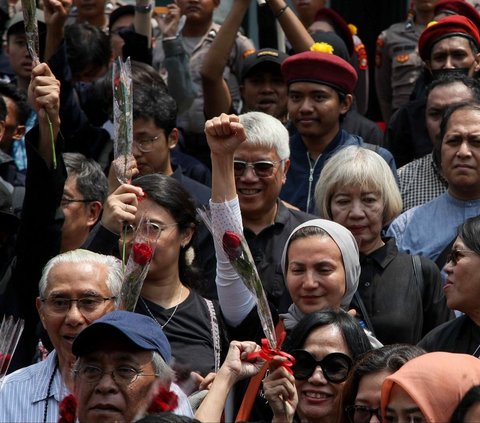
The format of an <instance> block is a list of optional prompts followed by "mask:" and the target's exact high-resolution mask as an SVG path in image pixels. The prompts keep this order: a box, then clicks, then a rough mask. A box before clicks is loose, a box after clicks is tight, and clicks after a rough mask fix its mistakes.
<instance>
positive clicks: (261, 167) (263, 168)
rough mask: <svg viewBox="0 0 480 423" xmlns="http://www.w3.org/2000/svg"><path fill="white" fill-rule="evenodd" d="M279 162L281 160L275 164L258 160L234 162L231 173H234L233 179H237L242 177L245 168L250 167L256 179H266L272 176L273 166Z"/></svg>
mask: <svg viewBox="0 0 480 423" xmlns="http://www.w3.org/2000/svg"><path fill="white" fill-rule="evenodd" d="M281 162H282V160H280V161H276V162H272V161H270V160H259V161H258V162H246V161H244V160H234V161H233V172H234V173H235V177H237V178H239V177H240V176H243V174H244V173H245V170H246V169H247V167H251V168H252V170H253V173H254V174H255V176H256V177H257V178H268V177H269V176H272V175H273V171H274V170H275V166H276V165H277V164H278V163H281Z"/></svg>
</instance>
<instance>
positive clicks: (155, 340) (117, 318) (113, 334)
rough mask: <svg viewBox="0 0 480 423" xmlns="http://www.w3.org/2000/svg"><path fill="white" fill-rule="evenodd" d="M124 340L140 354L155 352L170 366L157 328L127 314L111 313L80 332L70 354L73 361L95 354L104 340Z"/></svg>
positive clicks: (164, 339)
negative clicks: (74, 356)
mask: <svg viewBox="0 0 480 423" xmlns="http://www.w3.org/2000/svg"><path fill="white" fill-rule="evenodd" d="M119 334H120V336H123V337H124V338H126V340H127V341H128V342H130V343H131V344H132V345H134V346H136V347H138V348H139V349H141V350H147V351H157V352H158V353H159V354H160V355H161V356H162V358H163V359H164V360H165V362H166V363H170V360H171V358H172V351H171V348H170V343H169V342H168V339H167V337H166V336H165V334H164V333H163V330H162V328H161V327H160V325H159V324H158V323H157V322H156V321H155V320H153V319H152V318H151V317H149V316H144V315H143V314H139V313H132V312H130V311H123V310H119V311H112V312H111V313H107V314H105V315H104V316H102V317H100V318H99V319H98V320H95V321H94V322H93V323H92V324H91V325H89V326H87V327H86V328H85V329H84V330H82V331H81V332H80V333H79V334H78V335H77V337H76V338H75V340H74V341H73V345H72V351H73V354H75V355H76V356H77V357H81V356H82V355H85V354H88V353H90V352H92V351H95V348H96V347H97V346H98V345H99V344H100V343H102V342H105V339H110V338H117V337H118V335H119Z"/></svg>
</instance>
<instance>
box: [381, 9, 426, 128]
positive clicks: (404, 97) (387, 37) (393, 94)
mask: <svg viewBox="0 0 480 423" xmlns="http://www.w3.org/2000/svg"><path fill="white" fill-rule="evenodd" d="M435 3H436V1H431V0H430V1H426V0H412V6H413V7H412V8H411V9H410V10H409V12H408V17H407V20H406V21H405V22H399V23H396V24H393V25H392V26H390V27H389V28H388V29H386V30H384V31H383V32H382V33H381V34H380V35H379V36H378V38H377V48H376V56H375V66H376V71H375V86H376V90H377V97H378V102H379V105H380V110H381V112H382V116H383V119H384V120H385V122H388V121H389V119H390V116H391V115H392V114H393V112H394V111H395V110H397V109H398V108H400V107H401V106H403V105H404V104H405V103H407V102H408V100H409V97H410V94H411V92H412V88H413V86H414V84H415V81H416V80H417V78H418V76H419V75H420V73H421V71H422V69H423V62H422V59H421V58H420V56H419V54H418V48H417V43H418V39H419V38H420V34H421V33H422V31H423V29H424V28H425V25H426V24H427V23H428V22H430V21H431V20H432V19H433V16H434V11H433V10H434V6H435Z"/></svg>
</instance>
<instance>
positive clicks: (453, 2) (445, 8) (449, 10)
mask: <svg viewBox="0 0 480 423" xmlns="http://www.w3.org/2000/svg"><path fill="white" fill-rule="evenodd" d="M440 13H444V14H446V15H462V16H465V17H466V18H468V19H470V20H471V21H472V22H473V23H474V24H475V25H476V26H477V28H478V29H479V30H480V14H479V13H478V12H477V9H475V8H474V7H473V6H472V5H471V4H470V3H468V2H466V1H465V0H440V1H438V2H437V3H436V4H435V9H434V14H435V15H438V14H440Z"/></svg>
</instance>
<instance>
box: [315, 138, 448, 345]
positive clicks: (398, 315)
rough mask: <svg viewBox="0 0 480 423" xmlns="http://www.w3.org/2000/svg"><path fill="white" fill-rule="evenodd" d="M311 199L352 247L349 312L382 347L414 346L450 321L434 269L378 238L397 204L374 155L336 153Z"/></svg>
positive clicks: (388, 176) (392, 242)
mask: <svg viewBox="0 0 480 423" xmlns="http://www.w3.org/2000/svg"><path fill="white" fill-rule="evenodd" d="M315 199H316V206H317V209H318V210H320V215H321V217H323V218H325V219H330V220H333V221H335V222H337V223H339V224H341V225H343V226H345V228H347V229H348V230H349V231H350V232H351V233H352V234H353V236H354V237H355V240H356V241H357V244H358V248H359V250H360V264H361V268H362V271H361V275H360V281H359V285H358V295H356V296H355V298H354V299H353V302H352V306H353V308H355V309H356V311H357V313H358V315H359V316H360V317H361V319H362V320H363V321H364V322H365V323H366V325H367V327H368V328H369V329H370V330H371V331H372V332H373V333H374V335H375V336H376V337H377V338H378V339H379V340H380V341H381V342H382V343H384V344H392V343H410V344H415V343H417V342H418V341H419V340H420V339H421V338H422V336H423V335H425V334H426V333H428V331H429V330H431V329H433V328H434V327H436V326H438V325H439V324H441V323H443V322H445V321H447V320H448V319H449V318H450V312H449V310H448V308H447V306H446V303H445V297H444V295H443V293H442V288H441V276H440V271H439V270H438V268H437V267H436V266H435V264H434V263H433V262H432V261H430V260H428V259H427V258H424V257H419V256H410V255H408V254H406V253H403V252H400V251H398V249H397V246H396V244H395V240H394V239H393V238H382V228H383V227H384V226H385V225H386V224H388V223H389V222H390V221H391V220H392V219H393V218H395V217H396V216H397V215H398V214H399V213H400V211H401V209H402V200H401V197H400V193H399V190H398V187H397V185H396V182H395V179H394V177H393V175H392V172H391V170H390V168H389V167H388V166H387V165H386V164H385V163H384V161H383V160H382V158H381V157H380V156H379V155H378V154H376V153H375V152H373V151H371V150H367V149H363V148H359V147H353V146H352V147H347V148H345V149H343V150H342V151H341V152H339V153H337V154H336V155H335V156H333V157H332V158H331V159H330V160H329V161H328V162H327V164H326V165H325V167H324V169H323V171H322V174H321V175H320V179H319V181H318V184H317V187H316V190H315Z"/></svg>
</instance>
